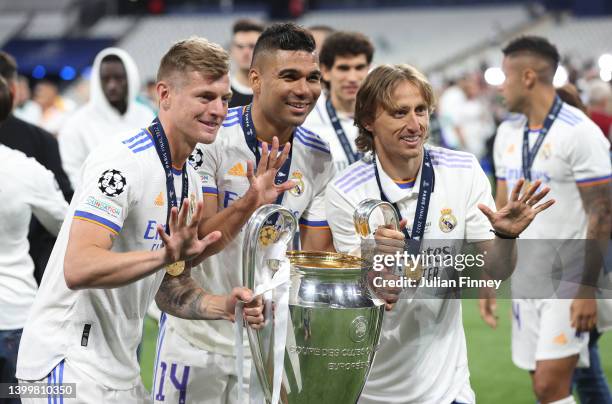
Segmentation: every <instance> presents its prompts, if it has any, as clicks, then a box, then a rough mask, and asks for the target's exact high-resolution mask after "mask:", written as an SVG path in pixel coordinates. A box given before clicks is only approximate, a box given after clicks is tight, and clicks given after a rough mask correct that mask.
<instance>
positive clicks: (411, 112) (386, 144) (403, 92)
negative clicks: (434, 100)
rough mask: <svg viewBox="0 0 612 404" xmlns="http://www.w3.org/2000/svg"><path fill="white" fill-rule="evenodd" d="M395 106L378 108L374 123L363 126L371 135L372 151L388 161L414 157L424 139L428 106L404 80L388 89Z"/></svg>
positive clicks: (426, 130) (411, 85)
mask: <svg viewBox="0 0 612 404" xmlns="http://www.w3.org/2000/svg"><path fill="white" fill-rule="evenodd" d="M392 98H393V100H394V103H395V107H394V108H393V109H392V110H390V111H387V110H386V109H384V108H383V107H382V106H379V107H378V110H377V112H376V118H375V119H374V122H372V123H371V124H367V125H366V129H368V130H369V131H370V132H371V133H372V134H373V136H374V147H375V149H376V153H377V154H378V155H380V156H381V158H385V160H389V161H400V160H405V159H411V158H416V157H419V156H420V155H421V152H422V150H423V144H424V143H425V141H426V140H427V135H428V128H429V109H428V107H427V102H426V101H425V98H424V97H423V95H422V94H421V91H420V90H419V88H418V87H417V86H415V85H414V84H412V83H411V82H409V81H407V80H403V81H401V82H399V83H398V84H396V86H395V89H394V90H393V92H392Z"/></svg>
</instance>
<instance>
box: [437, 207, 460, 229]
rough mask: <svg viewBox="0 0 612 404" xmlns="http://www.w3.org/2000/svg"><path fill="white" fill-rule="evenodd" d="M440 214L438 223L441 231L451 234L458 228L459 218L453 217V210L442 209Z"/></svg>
mask: <svg viewBox="0 0 612 404" xmlns="http://www.w3.org/2000/svg"><path fill="white" fill-rule="evenodd" d="M440 214H441V216H440V220H439V221H438V224H439V225H440V230H442V231H443V232H444V233H450V232H451V231H453V229H454V228H455V226H457V218H456V217H455V216H454V215H453V211H452V209H442V210H441V211H440Z"/></svg>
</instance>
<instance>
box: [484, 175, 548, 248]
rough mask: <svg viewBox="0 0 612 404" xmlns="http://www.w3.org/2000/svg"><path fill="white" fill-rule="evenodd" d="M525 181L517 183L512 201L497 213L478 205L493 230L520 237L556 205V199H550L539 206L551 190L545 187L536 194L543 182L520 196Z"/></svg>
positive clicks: (521, 180) (534, 185) (537, 182)
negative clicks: (541, 214)
mask: <svg viewBox="0 0 612 404" xmlns="http://www.w3.org/2000/svg"><path fill="white" fill-rule="evenodd" d="M524 183H525V180H524V179H520V180H518V181H517V182H516V185H515V186H514V188H513V189H512V193H511V194H510V200H509V201H508V203H507V204H506V206H504V207H502V208H501V209H500V210H498V211H497V212H493V211H492V210H491V209H489V207H488V206H486V205H484V204H482V203H481V204H478V209H480V210H481V211H482V213H484V214H485V216H486V217H487V219H489V222H491V226H493V229H494V230H495V231H496V232H498V233H500V234H502V235H505V236H508V237H518V235H519V234H521V233H522V232H523V230H525V229H526V228H527V226H529V224H530V223H531V222H532V221H533V219H534V218H535V217H536V215H537V214H538V213H540V212H542V211H544V210H546V209H548V208H549V207H551V206H552V204H554V203H555V200H554V199H550V200H548V201H546V202H544V203H541V204H539V205H537V203H538V202H540V200H542V198H544V197H545V196H546V194H548V192H550V188H548V187H544V189H542V190H541V191H540V192H538V193H536V190H537V189H538V187H539V186H540V185H541V184H542V181H540V180H537V181H536V182H534V183H533V184H532V185H531V187H529V189H528V190H527V192H525V193H524V194H523V195H520V193H521V189H522V188H523V184H524Z"/></svg>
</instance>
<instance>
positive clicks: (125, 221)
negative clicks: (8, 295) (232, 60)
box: [17, 38, 292, 403]
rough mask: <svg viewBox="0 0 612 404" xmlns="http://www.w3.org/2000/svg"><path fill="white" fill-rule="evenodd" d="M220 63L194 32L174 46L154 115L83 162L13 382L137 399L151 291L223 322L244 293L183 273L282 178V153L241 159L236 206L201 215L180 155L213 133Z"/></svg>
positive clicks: (224, 79) (164, 64) (224, 87)
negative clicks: (241, 190) (242, 176)
mask: <svg viewBox="0 0 612 404" xmlns="http://www.w3.org/2000/svg"><path fill="white" fill-rule="evenodd" d="M228 60H229V58H228V55H227V53H226V52H225V51H224V50H223V49H222V48H221V47H220V46H218V45H216V44H212V43H210V42H208V41H207V40H205V39H203V38H191V39H188V40H185V41H180V42H178V43H176V44H174V45H173V46H172V47H171V49H170V50H169V51H168V52H167V53H166V55H165V56H164V57H163V58H162V61H161V63H160V67H159V70H158V83H157V91H158V96H159V99H160V112H159V118H158V119H156V120H154V121H153V123H152V124H151V126H149V127H148V128H145V129H141V130H135V131H133V132H132V133H131V134H128V135H123V136H119V138H118V139H117V140H112V141H109V143H108V144H107V145H104V146H103V147H101V148H100V149H98V150H97V151H95V152H93V153H92V155H91V157H90V158H88V159H87V160H86V163H85V164H84V167H83V169H82V174H81V178H80V184H82V185H81V187H80V188H79V189H78V190H77V192H76V193H75V196H74V198H73V199H72V203H71V205H70V207H69V211H68V217H67V218H66V220H65V222H64V224H63V226H62V228H61V230H60V234H59V237H58V242H57V243H56V245H55V248H54V250H53V254H52V256H51V260H50V262H49V265H48V267H47V270H46V272H45V276H44V278H43V282H42V285H41V287H40V290H39V292H38V295H37V296H36V300H35V302H34V306H33V308H32V311H31V314H30V317H29V318H28V322H27V324H26V326H25V330H24V333H23V338H22V342H21V346H20V351H19V357H18V365H17V377H18V378H19V379H20V383H21V384H22V385H23V386H27V387H30V386H31V385H32V384H33V383H37V384H39V385H40V384H45V385H46V384H53V385H58V384H59V385H63V384H66V383H76V385H75V388H76V399H70V400H71V402H75V403H141V402H148V401H149V397H148V395H147V394H146V392H145V390H144V388H143V386H142V382H141V380H140V376H139V371H140V369H139V365H138V361H137V359H136V349H137V346H138V344H139V342H140V339H141V330H142V321H143V318H144V316H145V313H146V310H147V308H148V307H149V304H150V303H151V301H152V300H153V298H154V297H156V294H157V302H158V304H160V306H161V307H162V308H163V309H164V310H166V311H168V312H171V313H173V314H175V315H177V316H181V317H186V318H195V319H204V318H207V319H232V318H233V313H234V306H235V303H236V301H237V300H238V299H241V300H245V301H249V300H250V299H251V296H252V294H251V292H250V291H249V290H248V289H245V288H237V289H235V290H233V291H231V293H230V294H227V295H223V296H216V295H210V294H207V293H205V292H204V290H203V289H202V287H201V286H200V285H198V284H197V282H195V281H194V280H193V279H192V278H191V276H190V272H191V267H192V266H196V265H197V264H198V263H200V262H201V261H202V260H203V259H204V258H206V257H207V256H209V255H210V254H212V253H213V252H215V251H217V250H219V249H220V248H222V247H223V245H224V244H226V243H227V242H228V241H229V240H231V238H232V237H233V236H234V235H235V234H236V231H235V228H236V226H241V225H242V223H244V222H245V221H246V220H247V219H248V217H249V216H250V214H251V213H252V211H253V210H252V208H251V205H255V204H261V203H266V202H267V200H266V197H268V198H272V197H275V196H276V194H277V193H280V192H283V191H284V190H285V189H287V187H288V186H290V185H292V184H283V185H274V182H273V181H274V178H275V175H276V171H277V168H278V167H277V165H278V166H280V165H282V164H283V162H284V159H285V158H286V157H287V153H283V154H281V155H280V156H279V157H278V159H277V158H276V157H277V153H276V151H277V150H272V154H273V156H270V158H269V159H268V158H267V156H266V159H262V163H261V164H260V166H259V167H258V170H257V175H254V174H253V166H252V165H251V164H249V166H248V168H247V177H248V178H249V181H250V188H249V191H247V193H246V194H245V196H244V198H243V200H242V201H241V202H240V203H238V202H237V203H236V204H235V206H236V207H235V208H233V209H227V210H226V211H224V212H221V213H220V214H219V215H216V216H214V217H211V218H209V219H206V220H203V219H202V212H203V204H202V200H201V199H202V189H201V181H200V179H199V176H198V175H197V174H196V172H195V170H194V169H193V168H192V167H191V166H190V165H189V164H187V162H186V161H187V158H188V157H189V155H190V154H191V152H192V151H193V149H194V147H195V145H196V144H197V143H210V142H212V141H213V140H214V139H215V136H216V133H217V131H218V129H219V127H220V126H221V123H222V121H223V119H224V118H225V115H226V113H227V102H228V100H229V98H230V97H231V92H230V90H229V77H228V74H227V73H228V65H229V62H228ZM179 195H180V196H179ZM272 200H274V198H272ZM179 201H181V207H180V211H179V209H178V205H179ZM205 234H208V235H207V236H205V237H204V235H205ZM211 243H214V244H212V245H210V244H211ZM209 245H210V246H209ZM160 285H164V288H162V289H161V290H160V291H159V292H158V289H159V287H160ZM251 306H252V307H249V309H248V312H249V314H248V315H247V316H246V319H247V321H249V323H252V324H255V325H257V324H259V323H261V321H262V320H263V316H262V315H261V311H262V305H261V304H259V303H258V302H254V304H251ZM63 398H64V397H55V396H44V397H42V396H39V397H38V398H23V401H24V402H25V403H43V402H44V403H47V402H48V400H52V399H53V401H54V402H56V400H59V401H60V402H61V401H63ZM66 400H68V398H66Z"/></svg>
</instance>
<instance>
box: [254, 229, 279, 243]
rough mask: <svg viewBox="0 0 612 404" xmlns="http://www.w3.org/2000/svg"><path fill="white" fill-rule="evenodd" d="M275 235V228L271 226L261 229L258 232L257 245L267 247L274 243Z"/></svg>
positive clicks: (276, 232)
mask: <svg viewBox="0 0 612 404" xmlns="http://www.w3.org/2000/svg"><path fill="white" fill-rule="evenodd" d="M277 234H278V231H277V230H276V227H274V226H272V225H268V226H264V227H262V229H261V231H260V232H259V244H260V245H261V246H263V247H267V246H269V245H270V244H272V243H274V242H275V241H276V236H277Z"/></svg>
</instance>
